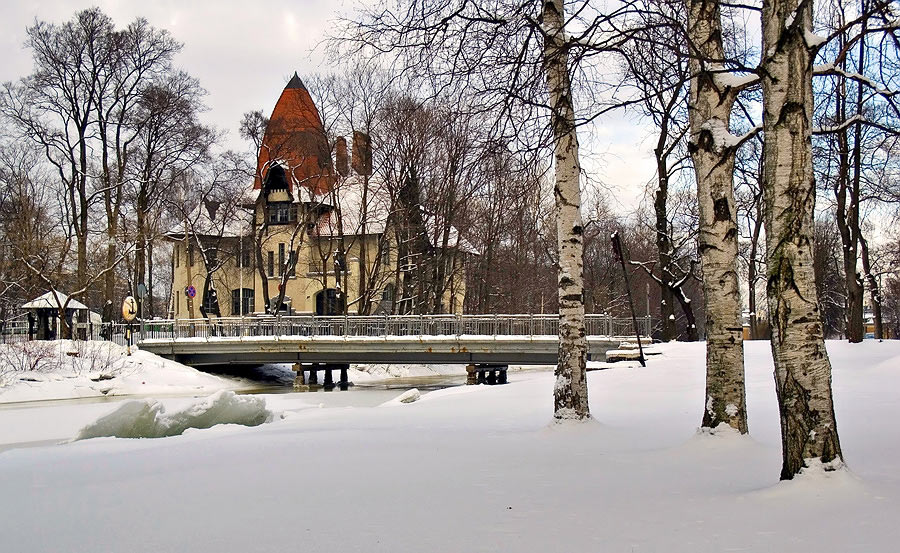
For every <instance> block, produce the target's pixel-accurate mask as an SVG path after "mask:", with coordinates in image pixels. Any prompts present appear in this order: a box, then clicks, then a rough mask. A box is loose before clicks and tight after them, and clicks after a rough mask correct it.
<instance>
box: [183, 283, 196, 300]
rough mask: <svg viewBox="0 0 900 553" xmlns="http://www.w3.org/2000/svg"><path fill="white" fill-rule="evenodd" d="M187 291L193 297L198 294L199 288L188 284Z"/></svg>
mask: <svg viewBox="0 0 900 553" xmlns="http://www.w3.org/2000/svg"><path fill="white" fill-rule="evenodd" d="M185 292H187V295H188V297H189V298H193V297H195V296H196V295H197V289H196V288H194V287H193V286H188V287H187V290H185Z"/></svg>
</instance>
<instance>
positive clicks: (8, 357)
mask: <svg viewBox="0 0 900 553" xmlns="http://www.w3.org/2000/svg"><path fill="white" fill-rule="evenodd" d="M59 366H60V356H59V348H58V347H57V345H56V343H54V342H41V341H36V342H20V343H18V344H7V345H3V346H0V386H2V385H5V384H6V383H7V380H8V379H10V378H14V376H13V375H14V374H15V373H27V372H34V373H47V372H53V371H56V370H57V369H58V368H59Z"/></svg>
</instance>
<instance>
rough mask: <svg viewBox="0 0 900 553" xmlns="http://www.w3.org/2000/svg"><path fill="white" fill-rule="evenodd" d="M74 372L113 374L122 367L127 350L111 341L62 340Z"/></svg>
mask: <svg viewBox="0 0 900 553" xmlns="http://www.w3.org/2000/svg"><path fill="white" fill-rule="evenodd" d="M63 348H64V350H65V352H66V356H67V357H68V358H69V359H70V364H71V366H72V372H73V373H74V374H83V373H99V374H101V375H104V376H113V375H115V374H117V373H118V372H119V371H121V369H122V365H123V361H124V360H125V358H126V357H127V356H128V350H127V349H126V348H124V347H122V346H119V345H117V344H114V343H112V342H102V341H97V340H91V341H70V342H63Z"/></svg>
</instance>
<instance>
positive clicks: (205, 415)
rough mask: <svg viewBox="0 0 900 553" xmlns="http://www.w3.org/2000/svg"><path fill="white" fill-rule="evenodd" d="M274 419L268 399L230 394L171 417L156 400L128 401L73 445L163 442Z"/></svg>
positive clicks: (87, 428) (218, 395) (81, 434)
mask: <svg viewBox="0 0 900 553" xmlns="http://www.w3.org/2000/svg"><path fill="white" fill-rule="evenodd" d="M273 418H274V413H272V412H271V411H269V410H268V409H266V400H265V399H264V398H262V397H255V396H238V395H235V393H234V392H230V391H222V392H217V393H215V394H213V395H211V396H209V397H208V398H205V399H201V400H198V401H197V402H196V403H193V404H192V405H190V406H189V407H187V408H186V409H183V410H180V411H176V412H174V413H171V414H167V413H166V410H165V407H164V406H163V404H162V403H160V402H159V401H157V400H154V399H145V400H137V401H127V402H125V403H123V404H121V405H120V406H119V407H118V408H116V409H115V410H114V411H113V412H111V413H109V414H107V415H104V416H102V417H100V418H99V419H97V420H96V421H94V422H92V423H90V424H88V425H87V426H85V427H84V428H82V429H81V430H80V431H79V432H78V434H77V435H76V436H75V438H74V439H73V441H78V440H86V439H89V438H99V437H108V436H111V437H116V438H163V437H166V436H178V435H180V434H183V433H184V431H185V430H187V429H188V428H198V429H202V428H212V427H213V426H216V425H218V424H240V425H242V426H259V425H260V424H263V423H267V422H271V421H272V419H273Z"/></svg>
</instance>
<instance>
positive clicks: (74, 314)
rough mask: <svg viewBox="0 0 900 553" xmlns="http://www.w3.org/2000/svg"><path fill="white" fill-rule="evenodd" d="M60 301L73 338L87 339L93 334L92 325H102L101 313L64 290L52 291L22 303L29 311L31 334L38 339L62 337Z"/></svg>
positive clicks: (23, 307)
mask: <svg viewBox="0 0 900 553" xmlns="http://www.w3.org/2000/svg"><path fill="white" fill-rule="evenodd" d="M67 301H68V304H67V303H66V302H67ZM60 303H62V304H63V305H64V306H65V307H66V315H65V317H66V322H67V323H68V325H69V327H70V328H71V329H72V337H73V338H76V337H77V338H81V339H83V340H84V339H87V338H88V337H89V336H90V335H91V334H92V332H91V326H92V325H98V326H99V325H100V315H98V314H97V313H93V312H92V311H91V310H90V309H89V308H88V306H86V305H84V304H83V303H81V302H80V301H78V300H75V299H69V296H67V295H66V294H63V293H62V292H59V291H57V292H56V293H55V294H54V292H53V291H50V292H47V293H46V294H43V295H41V296H39V297H37V298H34V299H33V300H31V301H29V302H28V303H25V304H23V305H22V309H25V310H26V311H28V322H29V325H28V326H29V331H28V333H29V336H32V337H34V338H35V339H37V340H56V339H57V338H60V337H61V334H62V324H61V322H60V320H59V307H60Z"/></svg>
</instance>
